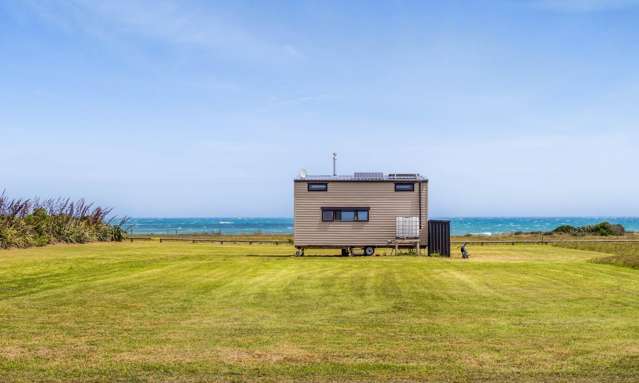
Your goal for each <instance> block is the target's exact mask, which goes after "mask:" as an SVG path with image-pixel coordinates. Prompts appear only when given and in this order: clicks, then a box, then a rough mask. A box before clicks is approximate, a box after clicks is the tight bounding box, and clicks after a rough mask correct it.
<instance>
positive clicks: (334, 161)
mask: <svg viewBox="0 0 639 383" xmlns="http://www.w3.org/2000/svg"><path fill="white" fill-rule="evenodd" d="M336 162H337V153H333V177H335V176H336V175H337V171H336V169H335V163H336Z"/></svg>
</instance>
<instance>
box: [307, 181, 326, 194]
mask: <svg viewBox="0 0 639 383" xmlns="http://www.w3.org/2000/svg"><path fill="white" fill-rule="evenodd" d="M327 190H328V184H326V183H319V184H318V183H314V184H311V183H309V184H308V191H318V192H325V191H327Z"/></svg>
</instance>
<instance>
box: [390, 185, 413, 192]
mask: <svg viewBox="0 0 639 383" xmlns="http://www.w3.org/2000/svg"><path fill="white" fill-rule="evenodd" d="M395 191H396V192H412V191H415V184H413V183H396V184H395Z"/></svg>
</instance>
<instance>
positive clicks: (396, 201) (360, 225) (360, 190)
mask: <svg viewBox="0 0 639 383" xmlns="http://www.w3.org/2000/svg"><path fill="white" fill-rule="evenodd" d="M327 183H328V191H326V192H309V191H308V190H307V182H294V185H295V186H294V188H295V189H294V193H293V194H294V199H295V203H294V205H295V206H294V218H295V229H294V241H295V246H299V247H304V246H366V245H371V246H385V245H387V244H388V241H389V240H393V239H394V238H395V218H396V217H398V216H418V215H419V194H418V190H419V182H417V181H416V182H415V191H413V192H396V191H395V184H394V182H330V181H329V182H327ZM421 186H422V230H421V237H420V242H421V243H422V245H426V243H427V233H426V232H427V230H426V229H425V228H426V227H427V226H426V221H427V218H428V182H422V183H421ZM322 207H368V208H370V210H369V220H368V222H322V215H321V209H322Z"/></svg>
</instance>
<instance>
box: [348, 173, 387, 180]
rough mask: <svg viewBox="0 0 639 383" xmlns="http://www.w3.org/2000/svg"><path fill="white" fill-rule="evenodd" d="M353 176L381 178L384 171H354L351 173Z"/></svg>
mask: <svg viewBox="0 0 639 383" xmlns="http://www.w3.org/2000/svg"><path fill="white" fill-rule="evenodd" d="M353 176H354V177H355V178H368V179H383V178H384V173H382V172H355V173H354V174H353Z"/></svg>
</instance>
